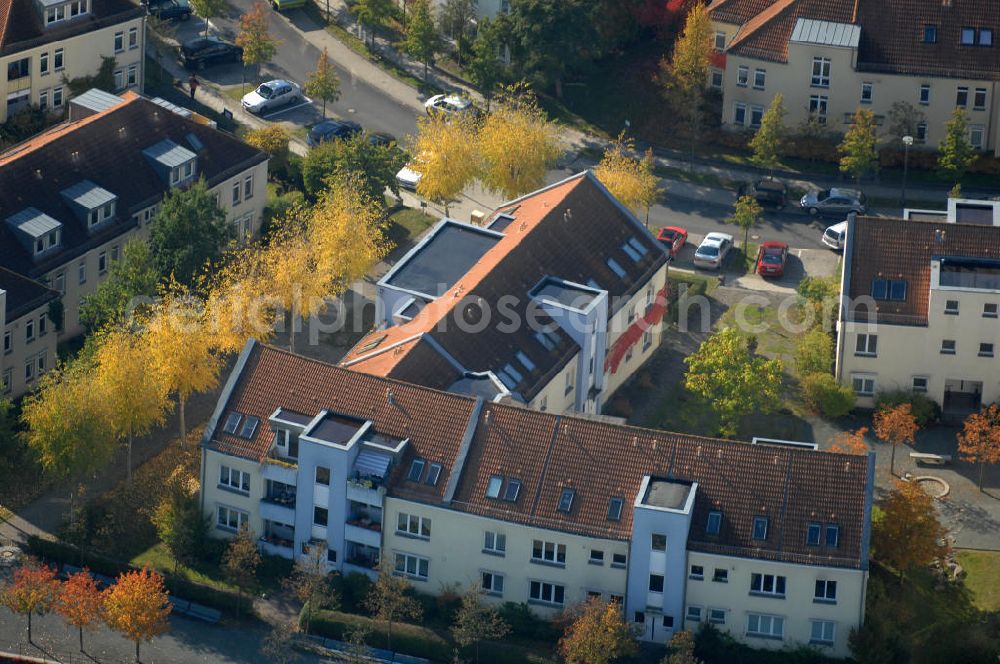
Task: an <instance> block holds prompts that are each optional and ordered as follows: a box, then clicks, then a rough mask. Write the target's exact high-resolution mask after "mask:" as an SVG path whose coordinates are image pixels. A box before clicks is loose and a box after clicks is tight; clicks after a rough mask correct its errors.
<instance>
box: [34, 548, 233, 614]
mask: <svg viewBox="0 0 1000 664" xmlns="http://www.w3.org/2000/svg"><path fill="white" fill-rule="evenodd" d="M28 550H29V551H30V552H31V553H32V554H34V555H36V556H38V557H39V558H41V559H43V560H45V561H47V562H51V563H65V564H68V565H75V566H77V567H86V568H87V569H89V570H90V571H91V572H94V573H95V574H101V575H103V576H110V577H116V576H118V575H119V574H121V573H122V572H125V571H127V570H129V569H135V568H134V567H133V566H132V565H130V564H129V563H126V562H121V561H119V560H115V559H114V558H110V557H108V556H104V555H101V554H99V553H95V552H92V551H84V550H81V549H79V548H77V547H75V546H73V545H71V544H65V543H63V542H54V541H52V540H47V539H42V538H41V537H36V536H34V535H32V536H29V537H28ZM160 574H162V575H163V585H164V586H166V588H167V590H168V591H170V594H171V595H175V596H177V597H181V598H183V599H186V600H189V601H191V602H196V603H198V604H202V605H204V606H209V607H212V608H214V609H219V610H220V611H228V612H231V613H235V612H236V604H237V600H238V597H237V596H236V593H232V592H229V591H226V590H219V589H218V588H212V587H210V586H204V585H202V584H200V583H194V582H192V581H189V580H187V579H185V578H183V577H179V576H175V575H173V574H170V573H163V572H160Z"/></svg>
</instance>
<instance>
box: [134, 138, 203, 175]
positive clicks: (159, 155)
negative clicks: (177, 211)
mask: <svg viewBox="0 0 1000 664" xmlns="http://www.w3.org/2000/svg"><path fill="white" fill-rule="evenodd" d="M142 153H143V154H144V155H145V156H146V158H147V159H149V161H150V163H151V164H152V166H153V168H155V169H156V170H157V172H159V174H160V177H162V178H163V179H164V180H165V181H167V182H169V183H170V186H171V187H176V186H179V185H182V184H185V183H187V182H188V181H190V180H191V179H192V178H194V177H195V175H196V174H197V172H198V165H197V163H196V159H197V158H198V155H196V154H195V153H194V152H191V150H188V149H187V148H185V147H183V146H181V145H178V144H177V143H174V142H173V141H171V140H170V139H169V138H167V139H164V140H162V141H160V142H159V143H157V144H156V145H154V146H152V147H149V148H146V149H145V150H143V151H142Z"/></svg>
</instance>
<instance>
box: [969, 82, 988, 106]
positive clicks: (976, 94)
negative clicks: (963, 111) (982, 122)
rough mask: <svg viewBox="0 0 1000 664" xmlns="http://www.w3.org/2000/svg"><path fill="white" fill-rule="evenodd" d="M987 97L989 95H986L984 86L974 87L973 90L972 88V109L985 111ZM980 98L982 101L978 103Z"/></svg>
mask: <svg viewBox="0 0 1000 664" xmlns="http://www.w3.org/2000/svg"><path fill="white" fill-rule="evenodd" d="M988 98H989V95H988V93H987V91H986V88H976V89H975V90H973V92H972V110H974V111H985V110H986V100H987V99H988ZM980 99H982V103H980Z"/></svg>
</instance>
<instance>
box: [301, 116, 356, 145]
mask: <svg viewBox="0 0 1000 664" xmlns="http://www.w3.org/2000/svg"><path fill="white" fill-rule="evenodd" d="M359 133H361V125H359V124H358V123H357V122H351V121H350V120H323V122H320V123H319V124H316V125H313V127H312V128H311V129H310V130H309V135H308V136H306V143H307V144H309V145H311V146H312V145H319V144H320V143H325V142H327V141H337V140H345V139H348V138H350V137H351V136H354V135H355V134H359Z"/></svg>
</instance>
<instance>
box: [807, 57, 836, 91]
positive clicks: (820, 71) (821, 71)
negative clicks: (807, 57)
mask: <svg viewBox="0 0 1000 664" xmlns="http://www.w3.org/2000/svg"><path fill="white" fill-rule="evenodd" d="M830 68H831V62H830V58H824V57H820V56H816V57H814V58H813V59H812V69H811V72H812V73H811V76H810V79H809V87H812V88H824V89H829V88H830Z"/></svg>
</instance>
